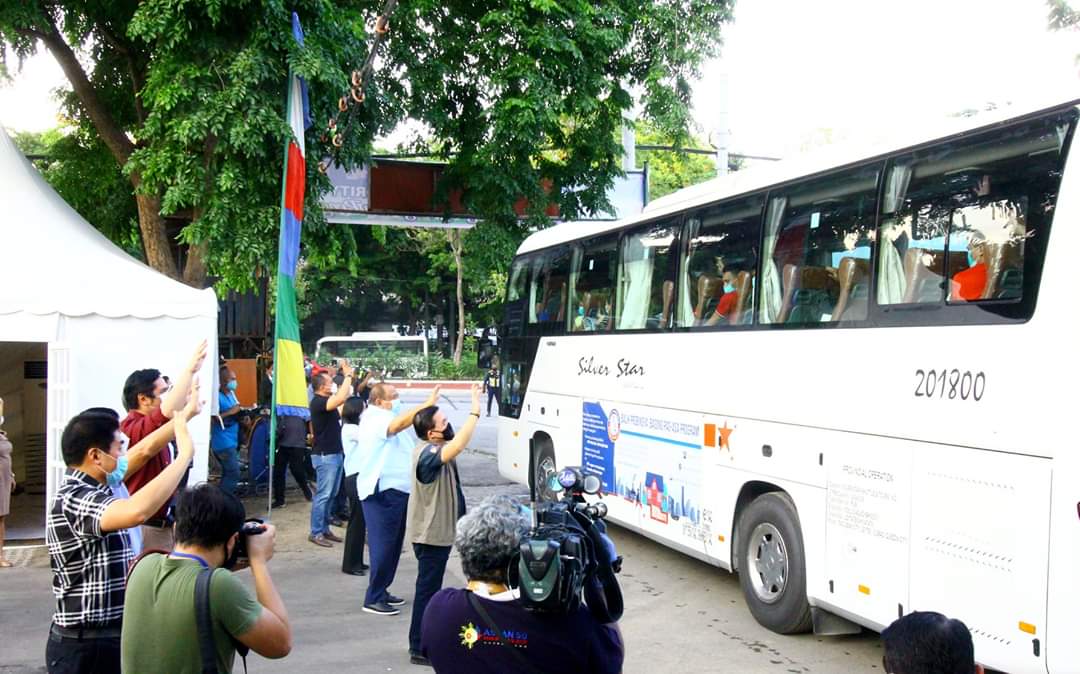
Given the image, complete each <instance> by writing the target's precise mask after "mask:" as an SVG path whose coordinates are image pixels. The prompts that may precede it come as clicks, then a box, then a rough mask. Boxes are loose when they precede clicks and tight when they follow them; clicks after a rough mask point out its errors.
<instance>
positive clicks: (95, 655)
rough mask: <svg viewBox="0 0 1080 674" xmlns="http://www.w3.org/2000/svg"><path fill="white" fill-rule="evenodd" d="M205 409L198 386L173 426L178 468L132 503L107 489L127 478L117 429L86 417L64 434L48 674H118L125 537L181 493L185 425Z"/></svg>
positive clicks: (50, 532)
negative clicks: (54, 603)
mask: <svg viewBox="0 0 1080 674" xmlns="http://www.w3.org/2000/svg"><path fill="white" fill-rule="evenodd" d="M201 409H202V405H201V403H200V402H199V389H198V385H197V384H195V385H193V386H192V391H191V397H190V398H189V399H188V401H187V405H186V406H185V407H184V409H183V411H182V412H181V413H178V414H176V415H175V417H174V418H173V426H174V431H175V433H176V443H177V446H178V450H179V455H178V456H177V460H176V461H174V462H173V463H172V464H170V465H169V467H168V468H166V469H165V470H164V471H162V473H161V474H160V475H158V476H157V477H156V478H154V479H153V480H152V481H151V482H149V483H148V484H147V485H146V486H145V487H143V488H142V489H140V490H139V491H138V493H136V494H134V495H133V496H132V497H131V498H129V499H118V498H116V497H115V496H113V494H112V491H111V490H110V489H109V485H112V484H117V483H119V481H120V480H122V479H123V477H124V473H125V472H126V470H127V461H126V459H127V457H126V456H124V455H123V453H122V449H121V447H122V442H123V437H124V436H123V434H121V433H120V423H119V421H118V420H116V419H115V418H113V417H111V416H109V415H103V414H100V413H94V412H84V413H82V414H79V415H77V416H76V417H74V418H73V419H72V420H71V421H69V422H68V425H67V427H66V428H64V434H63V436H62V437H61V440H60V446H61V450H62V451H63V455H64V463H66V464H67V467H68V468H67V470H66V471H65V472H64V479H63V482H62V483H61V484H60V488H59V489H58V490H57V492H56V497H55V498H54V499H53V503H52V507H51V508H50V509H49V517H48V522H47V527H46V532H45V537H46V540H47V542H48V545H49V561H50V564H51V566H52V570H53V595H55V597H56V611H55V613H54V614H53V623H52V627H51V628H50V630H49V641H48V645H47V646H46V648H45V660H46V665H47V667H48V672H49V673H50V674H68V673H74V672H92V673H94V674H98V673H100V674H106V673H108V674H113V673H118V672H120V621H121V618H122V617H123V614H124V584H125V581H126V577H127V569H128V565H129V564H130V563H131V561H132V559H133V557H134V554H133V552H132V549H131V542H130V540H129V538H128V534H127V532H126V531H124V530H125V529H129V528H131V527H135V526H139V525H140V524H142V523H143V522H145V521H146V520H147V519H149V518H150V517H152V516H153V515H154V513H156V512H157V511H158V509H159V508H160V507H161V506H162V504H164V503H165V502H167V501H168V500H169V498H170V497H171V496H172V494H173V492H174V491H175V490H176V487H177V485H178V484H179V483H180V480H181V479H182V478H183V477H184V473H185V472H186V471H187V468H188V464H190V463H191V457H192V455H193V453H194V446H193V445H192V442H191V435H190V434H189V432H188V428H187V421H188V420H189V419H191V418H192V417H194V416H195V415H196V414H198V413H199V412H200V411H201Z"/></svg>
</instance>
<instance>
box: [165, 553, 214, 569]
mask: <svg viewBox="0 0 1080 674" xmlns="http://www.w3.org/2000/svg"><path fill="white" fill-rule="evenodd" d="M169 554H170V555H172V556H173V557H184V558H186V559H194V560H195V561H196V562H198V563H199V564H202V568H204V569H209V568H210V565H209V564H207V563H206V560H205V559H203V558H202V557H200V556H198V555H192V554H188V553H186V552H177V551H175V550H173V551H172V552H171V553H169Z"/></svg>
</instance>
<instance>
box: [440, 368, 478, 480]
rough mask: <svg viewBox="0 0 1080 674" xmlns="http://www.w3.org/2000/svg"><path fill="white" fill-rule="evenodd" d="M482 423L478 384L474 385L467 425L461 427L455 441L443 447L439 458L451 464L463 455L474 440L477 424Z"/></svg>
mask: <svg viewBox="0 0 1080 674" xmlns="http://www.w3.org/2000/svg"><path fill="white" fill-rule="evenodd" d="M479 421H480V386H479V385H478V384H473V385H472V411H471V412H469V418H468V419H466V420H465V423H464V424H462V425H461V429H460V430H459V431H458V432H457V433H455V434H454V439H453V440H451V441H450V442H448V443H446V444H445V445H443V447H442V452H441V453H440V455H439V458H440V459H442V462H443V463H450V462H451V461H453V460H454V459H455V458H457V455H458V454H461V452H463V451H464V450H465V445H466V444H468V442H469V440H471V439H472V434H473V431H474V430H475V429H476V424H477V422H479Z"/></svg>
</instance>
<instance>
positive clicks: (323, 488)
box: [311, 454, 345, 536]
mask: <svg viewBox="0 0 1080 674" xmlns="http://www.w3.org/2000/svg"><path fill="white" fill-rule="evenodd" d="M344 461H345V455H344V454H312V455H311V465H313V466H315V485H316V486H315V498H314V499H312V501H311V535H312V536H317V535H319V534H327V533H330V510H329V508H330V503H332V502H333V500H334V496H335V495H336V494H337V491H338V489H339V488H340V487H341V483H340V481H339V480H340V478H341V465H342V463H344Z"/></svg>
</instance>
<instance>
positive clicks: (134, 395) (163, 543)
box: [120, 340, 207, 550]
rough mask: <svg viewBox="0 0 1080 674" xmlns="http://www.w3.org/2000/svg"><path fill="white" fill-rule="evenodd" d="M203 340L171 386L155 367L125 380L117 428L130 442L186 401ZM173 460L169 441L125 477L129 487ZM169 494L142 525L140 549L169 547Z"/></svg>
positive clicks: (199, 364)
mask: <svg viewBox="0 0 1080 674" xmlns="http://www.w3.org/2000/svg"><path fill="white" fill-rule="evenodd" d="M206 348H207V344H206V340H203V342H202V343H201V344H199V346H198V348H196V349H195V353H194V354H192V356H191V360H190V362H188V365H187V367H186V368H185V369H184V370H183V371H182V372H181V373H180V376H178V377H177V378H176V382H175V384H174V385H173V386H171V387H170V386H169V385H168V384H166V383H165V380H164V378H162V376H161V372H159V371H158V370H154V369H148V370H136V371H134V372H132V373H131V375H129V376H128V378H127V381H125V382H124V407H125V408H126V409H127V411H128V415H127V417H125V418H124V420H123V421H121V422H120V430H121V431H123V433H124V435H126V436H128V438H129V441H130V443H131V444H132V445H134V444H135V443H137V442H139V441H140V440H142V439H143V438H144V437H146V436H148V435H150V434H151V433H153V432H154V431H156V430H157V429H158V428H160V427H162V426H164V425H165V424H168V423H171V420H172V417H173V414H174V413H176V412H179V411H180V410H182V409H183V408H184V405H185V404H186V403H187V398H188V393H189V392H190V390H191V382H192V377H193V376H194V375H195V374H197V373H198V372H199V370H200V369H201V368H202V364H203V360H205V359H206ZM170 463H172V451H171V449H170V447H169V446H168V445H166V446H165V447H163V448H162V449H161V451H160V452H158V454H157V455H156V456H153V457H151V458H150V460H148V461H147V462H146V464H145V465H143V467H142V468H141V469H139V470H138V471H137V472H135V473H134V474H129V475H128V476H127V478H126V479H125V480H124V483H125V484H126V485H127V488H128V491H130V492H131V493H132V494H135V493H136V492H138V491H139V490H140V489H142V488H143V487H145V486H146V485H147V484H148V483H149V482H150V481H151V480H153V479H154V478H155V477H157V476H158V475H159V474H160V473H161V472H162V471H164V470H165V469H166V468H167V467H168V465H169V464H170ZM171 506H172V499H171V498H170V499H169V501H168V502H166V503H165V505H163V506H161V509H160V510H158V511H157V512H156V513H154V515H153V517H151V518H150V519H148V520H147V521H146V523H144V524H143V525H142V527H141V528H142V535H143V550H152V549H159V550H172V546H173V539H172V513H171V512H170V508H171Z"/></svg>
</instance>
